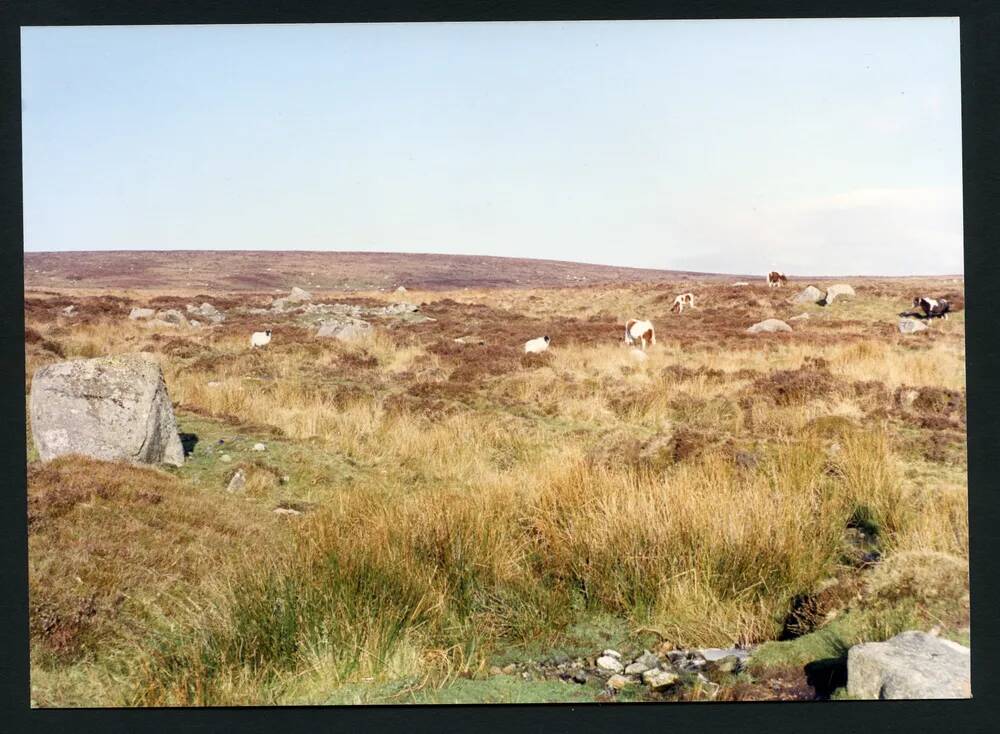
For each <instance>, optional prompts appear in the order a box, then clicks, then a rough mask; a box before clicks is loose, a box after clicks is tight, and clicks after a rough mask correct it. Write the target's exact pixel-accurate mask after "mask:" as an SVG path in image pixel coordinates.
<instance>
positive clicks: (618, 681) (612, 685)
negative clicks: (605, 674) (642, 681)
mask: <svg viewBox="0 0 1000 734" xmlns="http://www.w3.org/2000/svg"><path fill="white" fill-rule="evenodd" d="M633 682H634V681H633V680H632V679H631V678H627V677H625V676H624V675H619V674H618V673H615V674H614V675H613V676H611V677H610V678H608V682H607V684H606V685H607V687H608V688H609V689H610V690H612V691H620V690H622V689H623V688H625V686H627V685H629V684H631V683H633Z"/></svg>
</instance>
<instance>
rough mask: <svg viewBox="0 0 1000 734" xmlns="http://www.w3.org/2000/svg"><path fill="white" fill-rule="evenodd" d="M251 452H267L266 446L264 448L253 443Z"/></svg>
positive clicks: (259, 444)
mask: <svg viewBox="0 0 1000 734" xmlns="http://www.w3.org/2000/svg"><path fill="white" fill-rule="evenodd" d="M253 450H254V451H267V446H265V445H264V444H262V443H255V444H254V445H253Z"/></svg>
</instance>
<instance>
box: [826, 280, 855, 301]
mask: <svg viewBox="0 0 1000 734" xmlns="http://www.w3.org/2000/svg"><path fill="white" fill-rule="evenodd" d="M853 295H854V289H853V288H852V287H851V286H849V285H848V284H847V283H836V284H834V285H831V286H830V287H829V288H827V289H826V305H827V306H829V305H830V304H831V303H833V302H834V301H835V300H837V298H838V297H840V296H853Z"/></svg>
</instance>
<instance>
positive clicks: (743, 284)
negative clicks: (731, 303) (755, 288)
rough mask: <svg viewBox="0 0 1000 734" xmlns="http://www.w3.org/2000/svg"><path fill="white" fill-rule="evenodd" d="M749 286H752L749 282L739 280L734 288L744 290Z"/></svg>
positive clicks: (734, 284)
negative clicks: (743, 288)
mask: <svg viewBox="0 0 1000 734" xmlns="http://www.w3.org/2000/svg"><path fill="white" fill-rule="evenodd" d="M747 285H750V284H749V283H748V282H747V281H745V280H738V281H736V282H735V283H733V288H742V287H744V286H747Z"/></svg>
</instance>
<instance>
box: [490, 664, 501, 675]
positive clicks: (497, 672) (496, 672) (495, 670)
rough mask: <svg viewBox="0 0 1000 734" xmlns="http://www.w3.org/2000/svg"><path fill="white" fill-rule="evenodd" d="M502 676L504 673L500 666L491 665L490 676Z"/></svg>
mask: <svg viewBox="0 0 1000 734" xmlns="http://www.w3.org/2000/svg"><path fill="white" fill-rule="evenodd" d="M502 674H503V671H502V670H501V669H500V666H498V665H491V666H490V675H502Z"/></svg>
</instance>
